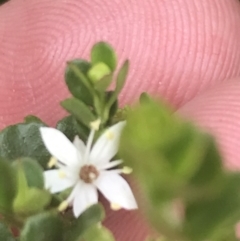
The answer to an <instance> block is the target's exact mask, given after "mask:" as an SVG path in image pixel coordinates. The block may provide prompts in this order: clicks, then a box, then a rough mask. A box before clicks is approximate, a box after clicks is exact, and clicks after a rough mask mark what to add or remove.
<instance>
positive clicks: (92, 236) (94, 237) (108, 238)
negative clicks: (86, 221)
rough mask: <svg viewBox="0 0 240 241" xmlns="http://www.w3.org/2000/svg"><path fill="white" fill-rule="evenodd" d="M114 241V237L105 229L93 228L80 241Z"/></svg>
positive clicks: (101, 227) (100, 227)
mask: <svg viewBox="0 0 240 241" xmlns="http://www.w3.org/2000/svg"><path fill="white" fill-rule="evenodd" d="M85 240H86V241H114V240H115V239H114V236H113V235H112V233H111V232H110V231H109V230H108V229H107V228H105V227H103V226H101V225H99V226H93V227H91V228H89V229H88V230H87V231H86V232H85V233H84V235H83V239H81V240H80V241H85Z"/></svg>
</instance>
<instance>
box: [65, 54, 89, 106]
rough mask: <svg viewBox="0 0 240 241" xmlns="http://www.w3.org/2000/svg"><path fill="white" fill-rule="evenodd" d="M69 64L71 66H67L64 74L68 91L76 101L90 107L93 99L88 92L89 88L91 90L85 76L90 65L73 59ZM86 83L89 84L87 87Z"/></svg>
mask: <svg viewBox="0 0 240 241" xmlns="http://www.w3.org/2000/svg"><path fill="white" fill-rule="evenodd" d="M70 63H71V64H68V66H67V68H66V72H65V81H66V84H67V86H68V89H69V91H70V92H71V93H72V95H73V96H74V97H76V98H77V99H79V100H81V101H83V102H84V103H86V104H88V105H92V103H93V98H92V95H91V91H90V90H89V88H91V86H90V84H91V83H90V81H88V80H87V79H86V78H87V77H86V75H87V73H88V71H89V69H90V68H91V64H90V63H89V62H87V61H85V60H82V59H75V60H73V61H71V62H70ZM74 67H75V68H74ZM79 72H80V75H79ZM86 81H87V82H89V83H88V84H89V85H88V87H87V86H86V83H85V82H86Z"/></svg>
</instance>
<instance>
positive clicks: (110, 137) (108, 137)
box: [105, 131, 114, 140]
mask: <svg viewBox="0 0 240 241" xmlns="http://www.w3.org/2000/svg"><path fill="white" fill-rule="evenodd" d="M105 135H106V137H107V139H108V140H113V138H114V134H113V132H112V131H106V134H105Z"/></svg>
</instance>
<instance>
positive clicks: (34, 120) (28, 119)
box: [24, 115, 47, 126]
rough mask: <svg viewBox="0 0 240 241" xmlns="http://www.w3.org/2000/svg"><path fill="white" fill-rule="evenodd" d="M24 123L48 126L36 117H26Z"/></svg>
mask: <svg viewBox="0 0 240 241" xmlns="http://www.w3.org/2000/svg"><path fill="white" fill-rule="evenodd" d="M24 122H25V123H26V124H27V123H32V122H35V123H39V124H43V125H45V126H47V125H46V124H45V123H44V122H43V121H42V120H41V119H40V118H39V117H37V116H34V115H28V116H25V117H24Z"/></svg>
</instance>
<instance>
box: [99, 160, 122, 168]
mask: <svg viewBox="0 0 240 241" xmlns="http://www.w3.org/2000/svg"><path fill="white" fill-rule="evenodd" d="M122 162H123V161H122V160H116V161H111V162H108V163H103V164H101V163H100V164H99V165H98V170H106V169H110V168H113V167H115V166H118V165H119V164H121V163H122Z"/></svg>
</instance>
